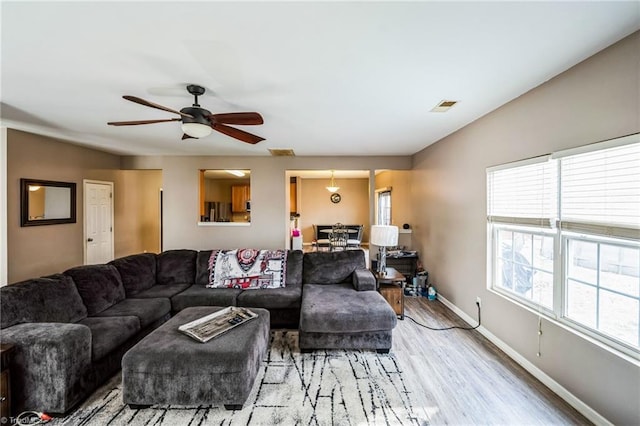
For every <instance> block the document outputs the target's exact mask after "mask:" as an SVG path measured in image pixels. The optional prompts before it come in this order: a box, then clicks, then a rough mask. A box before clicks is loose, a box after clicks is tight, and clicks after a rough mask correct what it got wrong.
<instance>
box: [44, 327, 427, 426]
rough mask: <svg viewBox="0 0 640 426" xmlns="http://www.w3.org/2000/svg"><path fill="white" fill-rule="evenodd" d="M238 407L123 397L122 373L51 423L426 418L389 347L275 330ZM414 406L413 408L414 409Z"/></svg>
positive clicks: (404, 421)
mask: <svg viewBox="0 0 640 426" xmlns="http://www.w3.org/2000/svg"><path fill="white" fill-rule="evenodd" d="M271 340H272V341H271V345H270V350H269V354H268V355H267V358H266V360H265V361H264V362H263V363H262V367H261V368H260V371H259V372H258V376H257V378H256V381H255V383H254V386H253V390H252V392H251V394H250V395H249V398H248V400H247V402H246V403H245V404H244V408H243V409H242V410H238V411H227V410H225V409H224V407H222V406H211V407H206V406H204V407H185V406H175V405H168V406H164V405H154V406H152V407H151V408H147V409H143V410H132V409H130V408H129V407H128V406H126V405H124V404H123V402H122V389H121V380H120V375H117V376H115V377H114V378H113V379H111V380H110V381H109V382H108V383H106V384H105V385H104V386H102V387H101V388H100V389H98V390H97V391H96V392H95V393H94V394H93V395H92V396H91V397H90V398H89V399H88V400H87V401H85V403H84V404H82V405H81V406H80V408H78V409H77V410H76V411H74V412H73V413H72V414H70V415H69V416H67V417H64V418H57V419H55V420H54V421H53V422H52V423H49V424H54V425H74V426H77V425H78V426H79V425H91V426H93V425H131V426H138V425H139V426H143V425H144V426H147V425H166V426H176V425H178V426H179V425H189V426H196V425H426V424H428V419H427V418H426V415H424V412H423V411H422V410H420V409H419V408H414V402H413V401H414V398H413V396H412V393H411V391H410V390H409V389H408V388H407V385H408V383H407V381H406V380H405V379H404V377H403V372H402V371H400V368H399V366H398V362H397V360H396V358H395V357H394V355H393V354H392V353H391V354H377V353H376V352H373V351H339V350H336V351H316V352H313V353H307V354H301V353H300V351H299V349H298V334H297V332H291V331H288V332H287V331H275V332H272V334H271ZM418 412H419V414H418Z"/></svg>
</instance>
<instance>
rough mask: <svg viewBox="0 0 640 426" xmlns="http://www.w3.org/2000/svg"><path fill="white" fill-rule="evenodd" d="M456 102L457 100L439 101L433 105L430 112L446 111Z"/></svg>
mask: <svg viewBox="0 0 640 426" xmlns="http://www.w3.org/2000/svg"><path fill="white" fill-rule="evenodd" d="M457 103H458V101H441V102H440V103H439V104H438V105H436V106H435V107H433V109H432V110H431V112H447V111H449V110H450V109H451V107H452V106H454V105H455V104H457Z"/></svg>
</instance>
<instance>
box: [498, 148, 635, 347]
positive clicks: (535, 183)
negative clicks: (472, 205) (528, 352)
mask: <svg viewBox="0 0 640 426" xmlns="http://www.w3.org/2000/svg"><path fill="white" fill-rule="evenodd" d="M487 220H488V228H489V234H488V235H489V260H490V261H489V265H490V274H489V281H490V282H489V287H490V288H491V289H493V290H494V291H497V292H499V293H500V294H503V295H505V296H506V297H508V298H510V299H512V300H515V301H517V302H518V303H521V304H523V305H525V306H528V307H530V308H532V309H535V310H536V311H538V312H539V313H540V314H541V315H547V316H549V317H551V318H554V319H557V320H559V321H561V322H563V323H564V324H566V325H568V326H569V327H572V328H575V329H578V330H580V331H582V332H585V333H587V334H589V335H591V336H592V337H595V338H598V339H600V340H601V341H603V342H605V343H608V344H611V345H612V346H614V347H616V348H618V349H621V350H623V351H625V352H627V353H631V354H633V355H635V356H636V357H639V355H640V135H632V136H628V137H625V138H620V139H617V140H614V141H607V142H603V143H601V144H594V145H591V146H586V147H583V148H580V149H576V150H571V151H566V152H561V153H556V154H553V155H549V156H545V157H540V158H535V159H530V160H526V161H522V162H518V163H513V164H508V165H503V166H498V167H494V168H490V169H488V170H487Z"/></svg>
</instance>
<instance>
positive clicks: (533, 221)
mask: <svg viewBox="0 0 640 426" xmlns="http://www.w3.org/2000/svg"><path fill="white" fill-rule="evenodd" d="M504 167H505V166H501V167H499V168H493V169H489V170H487V217H488V219H489V221H492V222H504V223H516V224H523V225H536V226H545V227H549V226H551V224H552V223H553V220H554V219H555V218H556V217H557V166H556V162H555V160H550V159H549V157H544V158H538V159H535V160H534V161H533V162H532V161H531V160H529V161H527V162H526V163H524V164H522V165H520V166H518V165H509V166H508V168H504Z"/></svg>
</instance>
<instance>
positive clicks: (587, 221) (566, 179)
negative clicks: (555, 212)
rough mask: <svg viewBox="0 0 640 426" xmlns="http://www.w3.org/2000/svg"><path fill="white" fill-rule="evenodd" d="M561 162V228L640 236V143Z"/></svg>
mask: <svg viewBox="0 0 640 426" xmlns="http://www.w3.org/2000/svg"><path fill="white" fill-rule="evenodd" d="M560 161H561V179H560V182H561V191H560V194H561V201H560V205H561V209H560V220H561V227H562V228H563V229H565V230H572V231H584V232H591V233H596V234H601V235H610V236H618V237H626V238H638V236H639V235H640V219H639V218H640V143H633V144H630V145H624V146H618V147H614V148H609V149H602V150H598V151H593V152H587V153H582V154H578V155H572V156H566V157H563V158H561V159H560Z"/></svg>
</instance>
